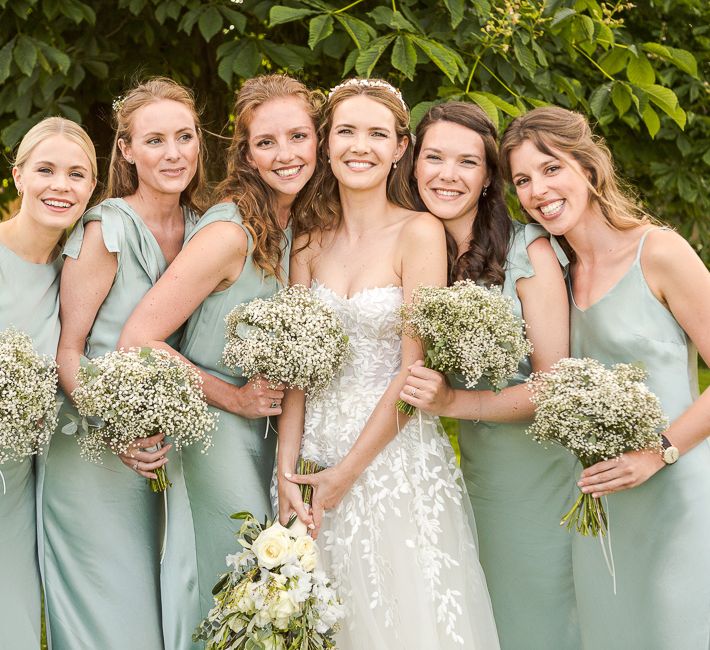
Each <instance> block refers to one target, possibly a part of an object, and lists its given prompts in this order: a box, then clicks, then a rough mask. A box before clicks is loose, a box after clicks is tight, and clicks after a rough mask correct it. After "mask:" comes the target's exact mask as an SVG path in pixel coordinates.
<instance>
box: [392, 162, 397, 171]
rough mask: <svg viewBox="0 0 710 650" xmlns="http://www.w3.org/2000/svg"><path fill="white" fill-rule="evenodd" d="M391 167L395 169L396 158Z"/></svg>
mask: <svg viewBox="0 0 710 650" xmlns="http://www.w3.org/2000/svg"><path fill="white" fill-rule="evenodd" d="M392 169H397V161H396V160H395V161H394V162H393V163H392Z"/></svg>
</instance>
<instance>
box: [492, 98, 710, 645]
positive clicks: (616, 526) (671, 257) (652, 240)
mask: <svg viewBox="0 0 710 650" xmlns="http://www.w3.org/2000/svg"><path fill="white" fill-rule="evenodd" d="M501 149H502V153H503V160H504V167H505V169H506V172H507V175H508V177H509V178H510V179H511V180H512V182H513V184H514V185H515V188H516V191H517V193H518V198H519V199H520V202H521V204H522V206H523V208H524V209H525V210H526V212H527V213H528V214H529V215H530V216H531V217H532V218H533V219H535V220H536V221H538V222H539V223H540V224H542V225H543V226H544V227H545V229H546V230H547V231H548V232H550V233H551V234H553V235H555V236H557V237H563V238H564V240H565V241H566V243H567V245H568V246H569V247H570V249H571V253H572V263H571V266H570V276H569V296H570V302H571V324H570V347H571V353H572V356H574V357H591V358H594V359H597V360H599V361H601V362H603V363H605V364H614V363H620V362H623V363H636V364H641V365H642V366H643V368H644V369H645V370H646V372H647V373H648V379H647V380H646V381H647V384H648V387H649V388H650V390H652V391H653V392H654V393H655V394H656V395H658V397H659V398H660V400H661V403H662V405H663V408H664V410H665V412H666V414H667V416H668V418H669V419H670V421H671V424H670V427H669V428H668V429H667V430H666V431H663V432H662V434H663V447H664V449H663V452H662V453H656V452H632V453H627V454H623V455H622V456H621V457H620V458H616V459H613V460H609V461H605V462H602V463H598V464H597V465H594V466H592V467H589V468H587V469H585V470H584V471H583V472H582V473H581V477H579V476H578V478H579V482H578V484H577V485H578V486H579V487H580V488H581V489H582V491H584V492H587V493H591V494H592V496H594V497H595V498H604V499H605V500H608V506H607V512H608V514H609V518H610V522H611V523H610V527H611V535H610V542H611V546H612V550H613V555H614V564H615V569H616V584H617V593H616V594H614V592H613V587H612V579H611V577H610V575H609V572H608V571H607V567H606V564H605V561H604V557H603V555H602V552H601V548H600V545H599V540H597V539H594V538H590V537H582V536H579V535H575V536H573V556H572V557H573V571H574V581H575V589H576V593H577V603H578V609H579V620H580V626H581V632H582V643H583V646H584V647H585V648H594V649H596V648H644V649H645V650H646V649H647V650H679V649H680V648H682V649H683V650H707V649H708V647H710V542H709V541H708V540H710V443H709V442H708V435H710V424H709V423H710V391H705V393H704V394H703V395H702V396H700V397H699V398H698V383H697V374H696V373H697V355H696V348H697V350H699V351H700V354H701V355H702V356H703V358H704V359H705V360H706V361H710V329H709V328H708V323H710V273H708V270H707V269H706V268H705V266H704V265H703V263H702V261H701V260H700V259H699V258H698V256H697V255H696V254H695V252H694V251H693V249H692V248H691V247H690V246H689V245H688V243H687V242H686V241H684V240H683V238H682V237H680V236H679V235H678V234H676V233H675V232H672V231H671V230H669V229H667V228H661V227H659V226H658V225H657V224H656V223H655V221H654V220H653V219H651V218H650V217H649V216H648V215H647V214H645V213H644V212H643V211H642V210H641V209H640V208H639V207H638V204H637V203H636V202H635V201H634V200H633V199H632V198H631V197H629V196H628V195H626V194H625V193H624V192H623V191H622V190H621V189H620V188H619V183H618V180H617V177H616V175H615V173H614V166H613V161H612V158H611V154H610V152H609V150H608V149H607V147H606V146H605V145H604V143H603V141H602V140H601V139H599V138H597V137H595V136H594V135H593V134H592V132H591V130H590V128H589V124H588V123H587V120H586V119H585V118H584V117H583V116H582V115H579V114H577V113H573V112H571V111H568V110H566V109H563V108H557V107H547V108H540V109H535V110H533V111H531V112H530V113H527V114H525V115H523V116H521V117H519V118H517V119H515V120H514V121H513V122H512V123H511V125H510V126H509V127H508V130H507V131H506V133H505V135H504V136H503V140H502V144H501Z"/></svg>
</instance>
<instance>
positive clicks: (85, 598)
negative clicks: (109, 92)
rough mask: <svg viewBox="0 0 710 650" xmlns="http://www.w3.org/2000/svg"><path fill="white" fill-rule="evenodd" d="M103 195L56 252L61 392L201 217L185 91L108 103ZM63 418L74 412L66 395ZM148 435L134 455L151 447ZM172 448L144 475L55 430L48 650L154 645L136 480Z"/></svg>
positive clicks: (145, 465) (156, 589)
mask: <svg viewBox="0 0 710 650" xmlns="http://www.w3.org/2000/svg"><path fill="white" fill-rule="evenodd" d="M115 119H116V134H115V140H114V146H113V150H112V154H111V162H110V169H109V180H108V187H107V188H106V197H108V198H106V199H105V200H103V201H102V202H101V203H100V204H99V205H97V206H95V207H94V208H92V209H91V210H89V211H88V212H87V213H86V214H85V215H84V218H83V220H82V223H81V224H80V225H79V226H78V227H77V229H76V230H75V231H74V232H73V233H72V236H71V237H70V239H69V242H68V243H67V245H66V247H65V249H64V255H65V257H66V262H65V265H64V271H63V274H62V285H61V310H60V314H61V320H62V335H61V339H60V341H59V351H58V354H57V359H58V362H59V364H60V369H59V375H60V383H61V386H62V389H63V390H64V393H65V395H67V396H69V395H71V391H72V389H73V388H74V386H75V374H76V370H77V368H78V367H79V359H80V357H81V355H82V354H83V355H85V356H87V357H89V358H94V357H97V356H99V355H102V354H104V353H106V352H109V351H110V350H114V349H115V348H116V344H117V342H118V337H119V334H120V332H121V328H122V327H123V323H124V322H125V321H126V319H127V318H128V316H129V315H130V313H131V311H133V308H134V307H135V306H136V304H138V302H139V301H140V299H141V298H142V297H143V296H144V295H145V294H146V293H147V291H148V290H149V289H150V288H151V287H152V286H153V285H154V284H155V283H156V282H157V281H158V278H159V277H160V276H161V275H162V274H163V273H164V272H165V271H166V269H167V267H168V264H169V263H170V262H171V261H172V260H173V258H174V257H175V256H176V255H177V254H178V252H179V251H180V249H181V248H182V245H183V242H184V240H185V237H186V236H187V234H188V233H189V231H190V229H191V228H192V226H193V225H194V223H195V221H196V219H197V213H198V211H199V202H198V201H199V194H200V191H201V189H202V182H203V175H202V153H201V152H202V147H201V143H200V140H201V135H200V126H199V119H198V116H197V113H196V111H195V103H194V99H193V97H192V94H191V93H190V92H189V91H188V90H187V89H185V88H183V87H182V86H180V85H178V84H176V83H175V82H173V81H171V80H169V79H163V78H155V79H150V80H148V81H146V82H145V83H142V84H140V85H138V86H136V87H135V88H133V89H132V90H130V91H129V92H128V93H127V95H126V96H125V98H124V99H122V100H121V101H120V102H119V103H118V105H117V111H116V115H115ZM63 412H64V413H63V414H60V427H61V425H62V420H64V421H66V420H65V418H64V417H63V415H64V414H70V413H74V414H76V412H75V410H74V409H73V407H72V405H71V401H70V399H69V398H68V397H67V398H66V400H65V403H64V408H63ZM158 441H159V440H158V437H156V438H153V439H146V440H144V441H143V444H142V447H150V446H151V445H153V444H155V443H156V442H158ZM168 448H169V447H167V446H166V447H165V448H164V449H163V450H160V451H158V452H155V453H154V454H152V455H151V454H148V457H146V455H145V454H146V453H147V452H139V451H136V454H137V457H138V454H143V455H140V460H139V461H137V462H138V463H139V469H140V470H141V473H142V477H141V476H138V475H136V474H135V473H134V472H131V471H130V470H128V469H127V468H126V467H124V466H123V464H122V463H121V461H120V460H119V459H118V458H117V457H115V456H113V455H111V454H110V453H109V452H107V453H106V454H105V455H104V459H103V464H101V465H98V464H93V463H90V462H87V461H85V460H83V459H82V458H81V457H80V456H79V447H78V445H77V441H76V440H75V438H74V437H73V436H67V435H64V434H63V433H62V432H61V431H58V432H57V433H55V435H54V437H53V439H52V442H51V444H50V447H49V452H48V454H47V456H46V460H45V462H44V464H43V467H42V470H41V479H40V481H39V485H40V494H39V497H40V499H41V507H42V513H43V523H44V527H43V532H44V548H43V553H42V555H41V560H42V562H43V563H44V570H45V596H46V601H47V612H48V616H47V630H48V637H49V639H50V640H51V644H52V648H53V650H94V649H96V648H107V649H108V648H110V649H112V650H113V649H115V650H119V649H120V650H123V649H124V648H125V649H128V648H131V649H132V650H156V649H158V648H162V647H163V633H162V622H161V599H160V575H159V566H160V564H159V558H160V544H161V539H162V516H163V500H162V499H161V498H160V496H157V495H155V494H153V493H152V492H151V491H150V488H149V487H148V484H147V482H146V481H145V479H144V478H143V477H146V476H151V475H152V469H154V468H155V467H157V466H159V465H161V464H164V463H165V457H164V453H165V451H166V450H167V449H168Z"/></svg>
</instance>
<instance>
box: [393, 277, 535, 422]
mask: <svg viewBox="0 0 710 650" xmlns="http://www.w3.org/2000/svg"><path fill="white" fill-rule="evenodd" d="M401 318H402V331H403V332H404V333H405V334H407V335H408V336H411V337H412V338H416V339H419V340H420V341H421V342H422V346H423V348H424V351H425V357H424V365H425V366H426V367H427V368H433V369H434V370H438V371H439V372H443V373H454V374H457V375H460V376H462V377H463V379H464V381H465V382H466V387H467V388H473V387H474V386H476V384H478V382H479V381H480V380H481V378H482V377H485V378H486V379H487V380H488V381H489V383H490V384H491V385H492V386H493V389H494V390H500V389H502V388H505V386H506V385H507V383H508V380H509V379H510V377H512V376H513V375H514V374H515V371H516V370H517V369H518V364H519V363H520V362H521V361H522V360H523V359H524V358H525V357H526V356H528V355H529V354H530V353H531V352H532V344H531V343H530V341H528V340H527V339H526V338H525V323H524V322H523V321H522V320H521V319H519V318H518V317H517V316H515V314H514V313H513V301H512V300H511V299H510V298H508V297H507V296H504V295H503V294H502V292H501V290H500V287H490V288H487V287H482V286H480V285H478V284H476V283H475V282H473V281H471V280H460V281H458V282H455V283H454V284H453V285H452V286H450V287H424V286H420V287H417V288H416V289H415V290H414V292H413V293H412V300H411V302H410V303H409V304H405V305H402V308H401ZM397 408H398V409H399V410H400V411H401V412H402V413H406V414H407V415H412V414H413V413H414V407H413V406H411V405H410V404H407V403H406V402H404V401H402V400H399V401H398V402H397Z"/></svg>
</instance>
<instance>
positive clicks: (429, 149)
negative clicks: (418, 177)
mask: <svg viewBox="0 0 710 650" xmlns="http://www.w3.org/2000/svg"><path fill="white" fill-rule="evenodd" d="M425 151H433V152H434V153H441V152H442V150H441V149H437V148H436V147H424V148H423V149H422V153H423V152H425ZM460 158H477V159H478V160H483V158H482V157H481V156H480V155H479V154H477V153H462V154H460Z"/></svg>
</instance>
